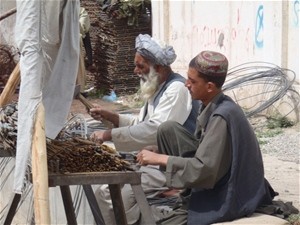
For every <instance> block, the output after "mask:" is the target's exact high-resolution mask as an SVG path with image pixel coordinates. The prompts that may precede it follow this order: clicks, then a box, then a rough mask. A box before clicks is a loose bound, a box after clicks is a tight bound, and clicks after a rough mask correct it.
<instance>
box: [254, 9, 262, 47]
mask: <svg viewBox="0 0 300 225" xmlns="http://www.w3.org/2000/svg"><path fill="white" fill-rule="evenodd" d="M263 31H264V7H263V6H262V5H260V6H259V7H258V10H257V14H256V23H255V44H256V47H258V48H263V47H264V37H263Z"/></svg>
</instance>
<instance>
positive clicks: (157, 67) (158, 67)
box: [153, 65, 161, 73]
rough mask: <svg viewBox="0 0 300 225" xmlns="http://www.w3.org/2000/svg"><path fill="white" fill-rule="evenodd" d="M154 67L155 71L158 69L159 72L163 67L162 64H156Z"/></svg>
mask: <svg viewBox="0 0 300 225" xmlns="http://www.w3.org/2000/svg"><path fill="white" fill-rule="evenodd" d="M153 68H154V69H155V71H156V72H157V73H159V72H160V69H161V66H160V65H154V66H153Z"/></svg>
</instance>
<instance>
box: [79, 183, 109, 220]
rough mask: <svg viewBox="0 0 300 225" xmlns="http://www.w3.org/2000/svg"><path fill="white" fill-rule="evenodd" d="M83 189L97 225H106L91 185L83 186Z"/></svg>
mask: <svg viewBox="0 0 300 225" xmlns="http://www.w3.org/2000/svg"><path fill="white" fill-rule="evenodd" d="M82 187H83V190H84V193H85V196H86V198H87V200H88V203H89V205H90V208H91V210H92V213H93V216H94V219H95V222H96V224H97V225H105V222H104V219H103V216H102V214H101V210H100V208H99V206H98V202H97V200H96V197H95V193H94V191H93V188H92V187H91V185H82ZM107 225H108V224H107Z"/></svg>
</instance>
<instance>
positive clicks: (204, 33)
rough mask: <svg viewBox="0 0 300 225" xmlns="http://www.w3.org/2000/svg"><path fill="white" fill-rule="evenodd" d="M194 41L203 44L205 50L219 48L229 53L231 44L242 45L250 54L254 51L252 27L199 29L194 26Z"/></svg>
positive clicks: (205, 27)
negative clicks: (237, 43)
mask: <svg viewBox="0 0 300 225" xmlns="http://www.w3.org/2000/svg"><path fill="white" fill-rule="evenodd" d="M192 39H195V40H197V42H198V43H201V46H202V47H203V48H213V47H215V46H218V48H219V49H220V50H223V51H225V52H226V51H229V49H230V44H231V42H233V43H234V42H239V43H241V44H242V45H243V46H244V48H245V50H246V51H247V52H249V51H250V50H251V49H252V47H251V46H252V40H251V31H250V27H243V26H235V27H231V26H226V27H221V28H217V27H209V26H204V27H202V28H199V27H198V26H197V25H194V26H193V28H192Z"/></svg>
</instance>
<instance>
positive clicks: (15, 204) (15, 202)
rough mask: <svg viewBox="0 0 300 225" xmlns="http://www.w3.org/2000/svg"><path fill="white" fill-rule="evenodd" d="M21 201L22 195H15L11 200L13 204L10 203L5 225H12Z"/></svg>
mask: <svg viewBox="0 0 300 225" xmlns="http://www.w3.org/2000/svg"><path fill="white" fill-rule="evenodd" d="M20 199H21V194H14V195H13V197H12V198H11V202H10V203H9V209H8V211H7V214H6V217H5V221H4V225H10V224H11V222H12V221H13V218H14V216H15V214H16V211H17V207H18V205H19V203H20Z"/></svg>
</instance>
